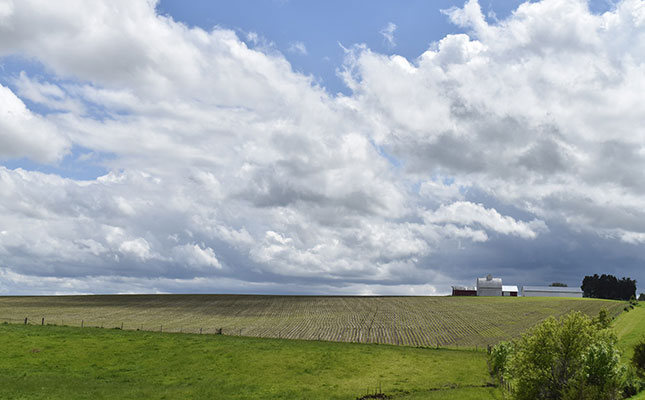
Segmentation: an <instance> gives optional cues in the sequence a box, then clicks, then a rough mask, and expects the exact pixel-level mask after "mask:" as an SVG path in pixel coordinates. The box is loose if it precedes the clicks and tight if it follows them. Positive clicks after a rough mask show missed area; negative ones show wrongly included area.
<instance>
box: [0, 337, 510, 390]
mask: <svg viewBox="0 0 645 400" xmlns="http://www.w3.org/2000/svg"><path fill="white" fill-rule="evenodd" d="M0 348H1V349H3V351H2V353H1V354H0V398H25V399H45V398H46V399H68V398H74V399H101V398H128V399H129V398H146V399H164V398H167V399H174V398H200V399H201V398H217V399H258V398H261V399H305V398H306V399H354V398H356V397H357V396H359V395H362V394H364V393H365V392H366V391H367V388H368V387H369V388H370V389H371V390H374V387H375V386H376V385H377V384H378V383H380V384H381V387H382V389H383V391H384V392H386V393H388V394H394V395H396V397H395V398H399V399H404V400H405V399H407V400H414V399H501V393H500V392H499V390H497V389H493V388H486V387H481V386H482V385H485V384H486V383H487V382H488V381H489V377H488V374H487V368H486V363H485V360H486V355H485V353H484V352H482V351H479V352H477V351H466V350H459V351H455V350H447V349H440V350H435V349H421V348H411V347H396V346H388V345H361V344H349V343H329V342H317V341H293V340H278V339H256V338H245V337H227V336H217V335H187V334H183V335H181V334H168V333H151V332H136V331H120V330H113V329H94V328H86V329H79V328H70V327H55V326H44V327H41V326H23V325H0ZM455 384H457V385H458V387H457V388H451V387H453V386H454V385H455ZM432 389H441V390H432Z"/></svg>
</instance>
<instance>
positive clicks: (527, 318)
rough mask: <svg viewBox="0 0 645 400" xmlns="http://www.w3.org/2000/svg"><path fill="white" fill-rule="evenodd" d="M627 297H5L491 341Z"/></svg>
mask: <svg viewBox="0 0 645 400" xmlns="http://www.w3.org/2000/svg"><path fill="white" fill-rule="evenodd" d="M624 305H625V303H623V302H618V301H609V300H597V299H566V298H522V297H514V298H512V297H340V296H339V297H325V296H252V295H106V296H51V297H0V322H2V321H8V322H11V323H21V322H22V321H23V320H24V319H25V318H28V322H29V323H31V324H41V323H42V318H45V323H46V324H54V325H68V326H81V325H82V326H84V327H92V326H99V327H105V328H114V327H119V328H121V327H123V329H125V330H137V329H138V330H144V331H163V332H184V333H186V332H188V333H200V332H202V333H205V334H206V333H216V332H218V331H219V330H220V329H221V332H222V333H223V334H224V335H234V336H249V337H263V338H287V339H303V340H318V341H335V342H353V343H380V344H394V345H403V346H426V347H453V348H456V347H470V348H475V347H479V348H481V347H485V346H487V345H488V344H495V343H497V342H498V341H500V340H506V339H510V338H514V337H517V336H518V335H519V334H521V333H522V332H524V331H525V330H526V329H527V328H529V327H531V326H533V325H535V324H536V323H538V322H540V321H541V320H543V319H544V318H546V317H548V316H551V315H553V316H556V317H558V316H560V315H563V314H566V313H567V312H569V311H571V310H579V311H583V312H585V313H587V314H589V315H591V316H595V315H596V314H597V313H598V311H599V310H600V309H601V308H603V307H604V308H606V309H607V310H608V311H609V313H610V315H612V316H613V315H617V314H618V313H619V312H620V311H621V310H622V309H623V307H624Z"/></svg>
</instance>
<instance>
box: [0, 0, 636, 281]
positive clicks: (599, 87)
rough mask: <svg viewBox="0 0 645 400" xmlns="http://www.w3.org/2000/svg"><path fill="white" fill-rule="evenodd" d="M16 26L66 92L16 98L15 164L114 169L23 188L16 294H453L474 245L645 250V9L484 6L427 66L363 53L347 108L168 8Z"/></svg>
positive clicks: (435, 47)
mask: <svg viewBox="0 0 645 400" xmlns="http://www.w3.org/2000/svg"><path fill="white" fill-rule="evenodd" d="M8 4H11V6H10V7H7V8H6V9H5V8H2V7H0V53H1V54H3V55H8V54H18V55H20V56H23V57H27V58H33V59H35V60H37V61H38V62H41V63H42V64H43V65H44V66H45V68H46V70H47V71H48V74H50V75H51V76H50V75H48V76H46V77H38V78H34V77H30V76H28V75H27V74H20V75H19V76H18V77H17V78H16V79H15V81H14V82H13V84H14V85H15V87H16V92H15V93H14V92H13V91H12V90H10V89H9V88H6V87H1V86H0V104H2V105H3V107H2V108H1V110H2V111H0V113H1V112H4V113H5V114H4V117H3V118H0V157H2V158H3V159H8V158H10V159H16V158H21V157H28V158H30V159H32V160H36V161H39V162H50V163H54V162H56V161H58V160H60V159H61V158H62V157H64V155H65V154H67V152H68V151H69V149H70V148H71V146H72V145H76V146H81V147H84V148H87V149H88V151H89V152H90V153H97V154H98V153H108V154H111V155H113V157H111V158H110V159H109V160H107V161H104V163H105V167H106V168H107V169H108V170H109V173H108V174H106V175H105V176H103V177H100V178H98V179H96V180H91V181H85V182H81V181H75V180H72V179H64V178H61V177H59V176H56V175H52V174H50V175H48V174H42V173H38V172H30V171H24V170H19V169H17V170H9V169H7V168H4V167H0V187H2V191H0V225H1V229H2V234H0V254H2V262H3V265H2V267H3V268H5V269H4V270H3V271H4V272H3V273H4V274H5V275H3V276H5V277H7V279H8V281H10V282H23V281H24V279H26V278H24V277H27V276H39V277H44V278H43V279H45V280H44V281H43V282H47V285H51V287H52V288H55V289H52V291H58V290H60V291H70V292H71V291H92V290H95V288H97V287H98V286H96V285H98V283H96V285H95V284H93V283H92V280H93V279H95V277H100V278H96V282H102V283H104V284H105V285H107V286H106V287H109V288H110V289H109V290H114V291H129V290H134V291H137V290H138V291H172V290H181V289H177V288H181V287H182V285H186V286H185V287H190V288H192V289H195V290H206V291H208V290H213V289H212V288H226V287H227V286H225V285H229V286H228V288H235V289H239V290H241V291H245V290H246V289H244V288H247V287H249V288H253V289H252V290H257V291H262V290H273V291H280V290H285V291H295V292H298V291H300V292H303V291H307V290H303V289H302V288H303V287H305V288H312V290H311V291H312V292H315V291H318V292H325V291H329V292H332V293H347V292H352V290H354V293H357V292H360V293H371V292H374V293H392V291H394V292H396V293H408V291H407V290H408V289H409V290H410V291H412V292H414V293H418V291H420V290H426V289H427V290H432V291H435V292H436V291H438V292H441V290H442V289H441V287H446V285H448V284H449V282H450V279H451V276H452V275H450V274H457V273H458V272H457V270H458V269H459V268H454V270H450V269H451V268H452V266H454V265H455V263H456V262H457V261H454V262H452V263H451V262H446V257H448V256H446V254H448V255H449V256H450V255H453V254H452V253H445V248H447V247H448V246H447V245H446V244H451V245H452V244H453V243H454V242H455V241H459V242H460V245H459V248H458V249H457V250H458V251H460V252H463V253H466V252H468V251H469V250H471V249H473V248H478V247H477V246H484V245H491V246H493V245H495V243H502V244H500V246H502V245H503V244H504V242H503V241H504V240H517V241H524V242H523V243H526V242H531V243H535V242H540V240H541V239H543V238H544V237H548V236H549V235H550V234H552V233H553V231H552V228H551V226H552V223H555V225H557V226H566V227H567V228H568V229H571V230H572V231H575V232H585V233H586V232H592V233H595V234H597V235H598V236H599V237H603V238H606V237H608V236H609V237H610V239H607V240H614V241H620V240H622V241H624V242H628V243H633V244H634V245H640V244H642V242H643V240H642V235H644V234H645V222H644V221H645V214H644V213H643V211H642V204H643V202H644V201H645V195H644V193H645V184H644V182H645V180H643V179H642V178H643V176H642V172H641V171H644V170H645V147H643V139H645V131H643V130H642V129H641V128H640V127H642V126H643V125H644V124H643V122H644V121H643V115H645V108H644V107H645V105H644V103H643V102H642V93H644V92H645V78H644V77H645V69H644V68H645V67H644V65H645V45H643V43H645V33H644V32H645V22H643V21H644V18H643V15H644V14H643V10H644V9H645V7H644V6H643V2H642V1H637V0H626V1H623V2H622V3H620V4H618V5H617V8H616V10H615V11H611V12H609V13H606V14H603V15H593V14H591V13H590V12H589V11H588V9H587V7H586V4H585V3H584V2H582V1H560V0H544V1H542V2H539V3H535V2H533V3H525V4H523V5H522V6H520V7H519V8H518V10H516V11H515V13H513V14H511V16H509V17H508V18H507V19H506V20H501V21H499V22H498V23H496V24H495V25H489V24H488V23H487V22H486V20H485V19H484V18H483V16H482V15H481V9H480V7H479V5H478V3H477V2H474V1H469V2H468V3H467V4H466V6H465V7H464V8H462V9H452V10H450V11H446V13H447V14H448V15H449V18H451V20H452V21H453V22H455V23H457V24H459V25H460V26H463V27H465V28H466V29H468V30H469V32H468V33H467V34H456V35H448V36H446V37H445V38H443V39H441V40H440V41H438V42H437V43H434V44H432V45H431V46H430V48H429V49H428V50H427V51H426V52H424V53H423V54H421V55H420V56H419V57H418V58H417V59H415V60H407V59H405V58H404V57H401V56H399V55H392V56H386V55H382V54H378V53H375V52H373V51H371V50H369V49H368V48H367V47H366V46H355V47H352V48H350V49H349V50H348V53H347V61H346V65H345V67H346V70H345V72H344V74H343V76H344V78H345V79H346V82H347V84H348V86H349V87H350V88H351V89H352V91H353V92H352V94H351V95H347V96H342V95H339V96H332V95H330V94H329V93H327V92H326V91H325V90H324V89H323V88H321V87H319V86H317V85H315V84H314V82H312V80H311V78H310V77H307V76H304V75H302V74H299V73H295V72H294V71H293V69H292V67H291V65H290V64H289V63H288V61H287V60H286V59H285V58H284V57H283V56H282V55H281V54H279V53H277V52H276V51H275V49H267V48H249V47H248V46H247V45H246V44H245V43H244V42H243V41H242V40H240V38H239V37H238V36H237V34H236V33H235V32H232V31H230V30H226V29H221V28H217V27H216V28H214V29H213V30H211V31H204V30H202V29H199V28H192V27H187V26H185V25H183V24H179V23H177V22H175V21H173V20H172V19H171V18H168V17H163V16H159V15H157V14H156V13H155V3H154V2H130V1H110V2H109V4H108V3H105V4H103V3H101V2H98V3H92V4H89V3H87V2H83V1H71V0H70V1H66V2H62V3H61V2H56V4H53V3H51V2H38V1H35V0H33V1H32V0H26V1H21V2H14V3H8ZM88 16H92V18H88ZM395 29H396V26H395V25H394V24H389V25H388V26H387V27H385V29H384V30H383V31H382V32H381V33H382V34H383V35H384V38H385V39H386V40H388V43H390V44H391V45H392V46H394V44H395V41H394V32H395ZM388 35H389V36H388ZM247 36H248V37H247V38H246V39H247V41H249V42H250V43H254V42H257V41H258V40H259V39H258V37H257V35H255V36H254V35H253V34H248V35H247ZM388 38H389V39H388ZM70 44H71V45H70ZM256 44H257V43H256ZM303 49H305V48H304V45H303ZM61 82H65V83H64V84H63V83H61ZM12 87H13V86H12ZM21 99H24V100H25V101H27V100H29V101H31V102H35V103H38V104H40V105H43V106H45V107H47V108H49V109H50V110H51V111H52V112H51V113H48V114H47V115H39V114H38V113H36V112H35V111H33V110H29V109H28V108H27V107H26V106H25V102H23V100H21ZM92 108H98V109H100V110H101V118H99V117H96V116H93V115H92V113H89V112H87V110H88V109H92ZM90 153H88V154H90ZM395 161H396V162H395ZM395 164H396V165H395ZM498 210H500V211H501V210H512V211H508V212H500V211H498ZM507 214H510V215H507ZM518 215H520V216H521V217H518ZM547 225H548V227H547ZM607 232H610V233H611V235H609V234H607ZM491 238H495V240H492V239H491ZM505 238H507V239H505ZM469 246H471V247H469ZM493 250H494V249H493ZM493 250H491V251H493ZM442 252H444V253H442ZM473 254H475V253H473ZM441 257H444V258H441ZM454 259H455V260H456V259H457V258H454ZM450 260H453V259H452V258H451V259H450ZM450 260H449V261H450ZM442 263H443V264H442ZM458 266H459V267H461V269H463V270H468V268H466V267H470V266H469V265H458ZM61 276H65V277H70V278H69V282H73V285H72V286H73V287H70V286H69V285H68V284H67V283H66V282H67V281H65V279H62V278H60V277H61ZM260 280H262V281H263V283H262V284H251V283H249V282H257V281H260ZM222 282H225V283H222ZM222 285H224V286H222ZM437 285H442V286H437ZM33 288H34V289H33V290H38V291H43V290H45V291H46V289H45V288H43V287H36V286H34V287H33ZM209 288H210V289H209ZM2 290H5V293H8V292H10V291H11V289H8V288H6V287H5V288H4V289H2ZM106 290H108V289H106ZM249 290H251V289H249Z"/></svg>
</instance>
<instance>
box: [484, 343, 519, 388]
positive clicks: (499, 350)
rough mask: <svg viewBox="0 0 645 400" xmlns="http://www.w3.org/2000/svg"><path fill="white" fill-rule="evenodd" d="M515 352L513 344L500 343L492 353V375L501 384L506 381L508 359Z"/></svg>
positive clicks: (490, 360) (490, 359)
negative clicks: (503, 380)
mask: <svg viewBox="0 0 645 400" xmlns="http://www.w3.org/2000/svg"><path fill="white" fill-rule="evenodd" d="M512 352H513V343H512V342H499V343H498V344H497V345H496V346H495V347H493V349H492V350H491V352H490V355H489V356H488V362H489V364H490V369H491V375H493V376H494V377H495V378H496V379H497V380H498V381H499V382H501V381H502V379H505V374H506V372H507V371H506V366H507V365H508V359H509V357H510V355H511V353H512Z"/></svg>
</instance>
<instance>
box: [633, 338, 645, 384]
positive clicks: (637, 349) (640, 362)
mask: <svg viewBox="0 0 645 400" xmlns="http://www.w3.org/2000/svg"><path fill="white" fill-rule="evenodd" d="M632 365H633V366H634V368H635V369H636V374H638V376H640V377H641V378H645V337H643V338H641V340H640V342H638V343H636V345H635V346H634V355H633V356H632Z"/></svg>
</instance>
